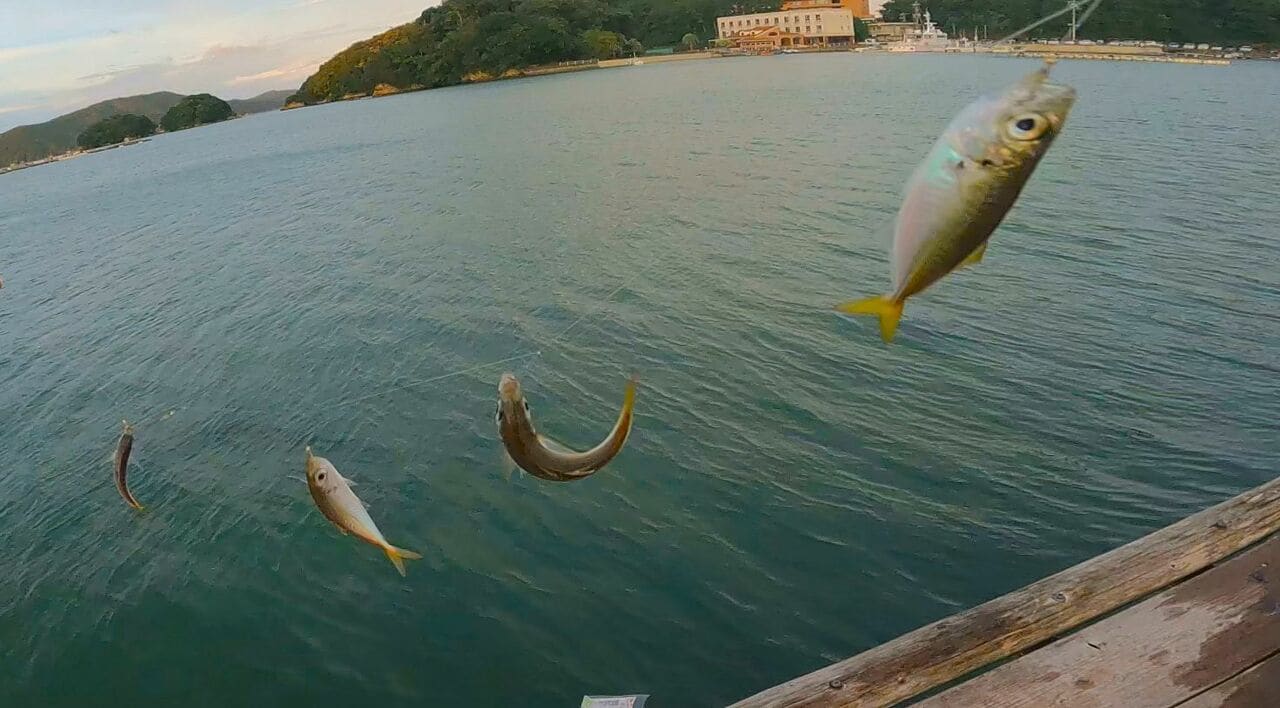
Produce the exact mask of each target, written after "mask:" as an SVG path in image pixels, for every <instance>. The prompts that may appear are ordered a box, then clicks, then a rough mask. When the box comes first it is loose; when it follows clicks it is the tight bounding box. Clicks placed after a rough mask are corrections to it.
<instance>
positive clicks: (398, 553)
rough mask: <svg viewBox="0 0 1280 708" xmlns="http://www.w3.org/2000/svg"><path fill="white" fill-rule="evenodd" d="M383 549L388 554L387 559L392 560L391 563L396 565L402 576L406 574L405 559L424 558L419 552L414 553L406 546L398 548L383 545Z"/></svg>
mask: <svg viewBox="0 0 1280 708" xmlns="http://www.w3.org/2000/svg"><path fill="white" fill-rule="evenodd" d="M382 551H383V553H386V554H387V559H388V560H390V561H391V564H392V565H394V566H395V567H396V570H398V571H400V577H402V578H403V577H404V576H405V572H404V561H405V559H408V560H422V556H421V555H418V554H417V553H414V552H413V551H410V550H408V549H405V548H396V547H395V546H391V545H387V546H383V548H382Z"/></svg>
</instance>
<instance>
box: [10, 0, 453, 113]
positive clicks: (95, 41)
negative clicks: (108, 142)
mask: <svg viewBox="0 0 1280 708" xmlns="http://www.w3.org/2000/svg"><path fill="white" fill-rule="evenodd" d="M437 2H438V0H0V132H2V131H5V130H8V129H9V128H12V127H14V126H16V125H24V124H28V123H39V122H41V121H45V120H48V119H49V118H53V117H55V116H58V115H61V114H63V113H68V112H70V111H74V110H76V109H78V108H83V107H85V106H87V105H89V104H91V103H95V102H97V101H101V100H104V99H108V98H115V97H118V96H132V95H136V94H140V93H151V92H153V91H173V92H176V93H182V94H191V93H212V94H214V95H216V96H219V97H221V98H247V97H249V96H254V95H257V94H259V93H262V92H263V91H269V90H272V89H283V88H288V89H296V88H297V87H298V86H299V85H301V84H302V81H303V80H304V79H306V78H307V76H309V75H310V74H311V72H312V71H314V70H315V68H316V67H317V66H318V65H319V64H320V63H321V62H323V61H324V60H326V59H328V58H329V57H331V56H333V55H334V54H336V53H337V52H339V51H341V50H342V49H344V48H345V47H347V46H348V45H350V44H351V43H353V42H356V41H359V40H361V39H365V38H367V37H370V36H372V35H374V34H376V33H378V32H381V31H382V30H385V29H387V28H389V27H393V26H395V25H399V24H403V23H405V22H409V21H410V20H413V19H415V18H417V17H418V15H420V14H422V11H423V10H424V9H426V8H427V7H428V6H430V5H434V4H436V3H437Z"/></svg>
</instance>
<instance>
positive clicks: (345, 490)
mask: <svg viewBox="0 0 1280 708" xmlns="http://www.w3.org/2000/svg"><path fill="white" fill-rule="evenodd" d="M352 484H353V482H352V481H351V480H349V479H347V478H346V477H343V476H342V475H341V474H339V473H338V470H337V468H335V467H334V466H333V463H331V462H329V461H328V460H326V459H325V458H323V457H316V456H315V455H313V454H311V448H309V447H308V448H307V489H309V490H310V491H311V498H312V499H313V500H315V503H316V506H317V507H318V508H319V509H320V513H321V514H324V518H326V519H328V520H329V521H330V523H332V524H333V525H334V526H336V527H338V530H339V531H341V532H342V533H343V534H344V535H345V534H348V533H349V534H351V535H353V536H355V537H356V538H358V539H360V540H361V541H364V542H365V543H368V544H370V545H373V546H377V547H378V548H379V549H381V550H382V552H383V553H386V554H387V558H388V559H389V560H390V561H391V563H392V564H393V565H395V567H396V570H398V571H399V572H400V575H402V576H403V575H404V574H405V571H404V559H405V558H408V559H410V560H418V559H420V558H422V556H420V555H418V554H417V553H414V552H413V551H409V550H406V549H403V548H396V547H395V546H393V545H391V544H390V543H387V539H386V538H385V537H384V536H383V535H382V532H381V531H379V530H378V525H377V524H375V523H373V518H372V517H370V516H369V510H368V509H366V508H365V505H364V502H362V501H360V498H359V497H357V496H356V493H355V492H353V491H351V485H352Z"/></svg>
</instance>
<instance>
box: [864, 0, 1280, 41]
mask: <svg viewBox="0 0 1280 708" xmlns="http://www.w3.org/2000/svg"><path fill="white" fill-rule="evenodd" d="M911 2H912V0H890V1H889V2H888V3H886V4H885V6H884V11H883V12H884V17H885V18H886V19H890V20H898V19H900V18H901V16H902V15H904V14H905V15H907V16H908V17H909V16H910V15H911ZM922 4H927V5H928V7H929V10H930V12H931V13H932V14H933V21H934V22H936V23H937V24H938V26H939V27H941V28H942V29H944V30H947V31H951V29H952V27H953V26H954V28H955V30H956V31H962V32H964V33H966V34H969V33H971V32H972V31H973V29H974V28H975V27H977V28H982V27H983V26H986V27H987V32H988V33H989V35H990V36H991V38H992V39H995V38H997V37H1000V36H1003V35H1005V34H1007V33H1009V32H1014V31H1017V30H1018V29H1021V28H1022V27H1025V26H1026V25H1029V24H1031V23H1032V22H1034V21H1036V20H1037V19H1039V18H1041V17H1044V16H1045V15H1048V14H1051V13H1053V12H1054V11H1056V10H1059V9H1061V8H1063V7H1065V6H1066V4H1067V3H1066V0H928V2H927V3H922ZM1068 21H1069V20H1068V17H1063V18H1062V19H1061V20H1060V21H1059V20H1054V21H1051V22H1048V23H1046V24H1044V25H1042V26H1041V27H1040V28H1038V29H1037V30H1035V31H1034V32H1032V33H1031V36H1032V37H1044V38H1057V37H1060V36H1062V35H1064V34H1065V33H1066V29H1067V24H1068ZM1080 36H1082V37H1089V38H1092V39H1156V40H1160V41H1162V42H1209V43H1212V44H1221V45H1239V44H1249V43H1253V44H1276V43H1280V0H1212V1H1210V0H1103V2H1102V4H1101V5H1099V6H1098V9H1097V11H1096V12H1094V13H1093V14H1092V15H1090V16H1089V19H1088V21H1087V23H1086V24H1085V25H1084V27H1083V28H1082V29H1081V30H1080Z"/></svg>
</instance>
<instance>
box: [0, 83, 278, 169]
mask: <svg viewBox="0 0 1280 708" xmlns="http://www.w3.org/2000/svg"><path fill="white" fill-rule="evenodd" d="M291 93H293V92H292V91H268V92H266V93H263V94H261V95H258V96H254V97H253V98H246V99H232V100H229V101H225V102H224V103H225V104H226V105H228V106H230V108H231V111H232V112H233V113H235V114H239V115H246V114H249V113H260V112H263V111H273V110H276V109H278V108H280V107H281V106H283V105H284V102H285V99H287V98H288V97H289V95H290V94H291ZM204 95H208V94H204ZM183 98H185V97H184V96H183V95H182V94H178V93H173V92H170V91H160V92H157V93H148V94H143V95H140V96H127V97H124V98H113V99H110V100H107V101H102V102H100V103H95V104H93V105H91V106H88V107H86V108H81V109H80V110H78V111H74V112H72V113H67V114H66V115H61V116H58V117H57V118H54V119H52V120H49V121H45V122H44V123H37V124H35V125H23V126H18V127H17V128H13V129H12V130H8V131H6V132H4V133H0V170H3V169H4V168H5V167H6V166H9V165H20V164H23V163H29V162H36V161H39V160H45V159H48V158H50V157H52V156H54V155H60V154H62V153H66V152H68V151H70V150H75V149H76V148H77V147H79V145H78V143H77V141H78V140H79V138H80V136H81V135H82V134H83V133H84V132H85V130H86V129H88V128H89V127H90V126H93V125H94V124H96V123H99V122H101V121H103V120H104V119H107V118H111V117H113V116H119V115H133V116H140V117H145V118H146V119H148V120H150V121H151V122H152V123H154V124H159V123H161V122H162V120H163V119H164V116H165V114H166V113H168V111H169V110H170V109H171V108H173V107H174V106H177V105H178V104H179V103H180V102H181V101H182V100H183Z"/></svg>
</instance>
